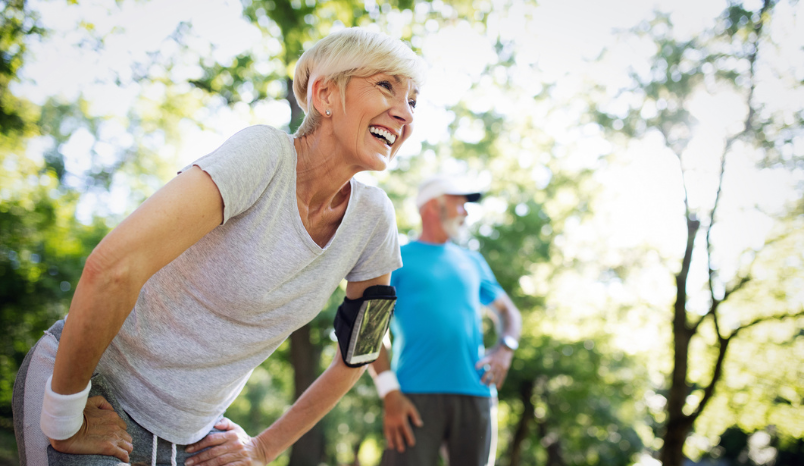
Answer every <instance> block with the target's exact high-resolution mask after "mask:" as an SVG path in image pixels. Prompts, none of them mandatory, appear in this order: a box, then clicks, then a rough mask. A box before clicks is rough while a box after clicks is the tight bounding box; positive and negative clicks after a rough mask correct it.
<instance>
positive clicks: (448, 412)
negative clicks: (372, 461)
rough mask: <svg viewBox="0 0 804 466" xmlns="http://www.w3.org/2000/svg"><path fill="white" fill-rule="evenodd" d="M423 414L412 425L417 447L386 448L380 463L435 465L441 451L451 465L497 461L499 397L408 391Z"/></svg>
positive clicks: (474, 465)
mask: <svg viewBox="0 0 804 466" xmlns="http://www.w3.org/2000/svg"><path fill="white" fill-rule="evenodd" d="M405 396H407V397H408V398H409V399H410V401H411V402H412V403H413V405H414V406H416V409H417V410H418V411H419V415H421V418H422V422H423V423H424V425H423V426H422V427H416V426H413V435H414V436H415V438H416V445H415V446H414V447H412V448H411V447H407V448H405V451H404V453H399V452H397V451H396V450H389V449H386V450H385V451H384V452H383V455H382V462H381V463H380V465H381V466H435V465H436V464H438V457H439V452H441V453H443V454H444V456H445V459H446V460H447V464H449V465H452V466H464V465H466V466H487V465H493V464H494V456H495V455H494V453H495V450H496V448H497V446H496V444H497V442H496V438H497V422H496V417H497V412H496V411H497V410H496V399H494V398H487V397H480V396H468V395H452V394H407V393H406V394H405Z"/></svg>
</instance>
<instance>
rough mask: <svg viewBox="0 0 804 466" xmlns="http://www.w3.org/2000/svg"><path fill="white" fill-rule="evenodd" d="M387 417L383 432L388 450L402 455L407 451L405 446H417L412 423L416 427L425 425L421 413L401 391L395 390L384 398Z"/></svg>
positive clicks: (384, 419)
mask: <svg viewBox="0 0 804 466" xmlns="http://www.w3.org/2000/svg"><path fill="white" fill-rule="evenodd" d="M384 403H385V417H384V418H383V431H384V433H385V441H386V443H387V444H388V448H389V449H391V450H393V449H396V451H398V452H400V453H402V452H404V451H405V444H407V446H409V447H412V446H414V445H416V438H415V437H414V436H413V429H412V428H411V426H410V421H411V420H412V421H413V424H415V425H416V427H421V426H422V425H423V423H422V418H421V416H420V415H419V411H418V410H417V409H416V406H414V405H413V403H411V401H410V400H409V399H408V397H406V396H405V395H403V394H402V392H400V391H399V390H394V391H392V392H390V393H388V394H387V395H385V398H384Z"/></svg>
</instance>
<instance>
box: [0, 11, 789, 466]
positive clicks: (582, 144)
mask: <svg viewBox="0 0 804 466" xmlns="http://www.w3.org/2000/svg"><path fill="white" fill-rule="evenodd" d="M0 6H2V15H0V335H2V338H0V464H7V465H14V464H17V459H16V456H17V453H16V446H15V442H14V435H13V424H12V419H11V394H12V388H13V383H14V377H15V374H16V371H17V368H18V366H19V364H20V363H21V361H22V359H23V357H24V356H25V354H26V352H27V351H28V349H29V348H30V347H31V346H32V345H33V344H34V343H35V342H36V340H37V339H38V338H39V337H40V336H41V335H42V332H43V330H44V329H46V328H48V327H49V326H50V325H51V324H52V323H53V322H54V321H55V320H56V319H58V318H60V317H62V316H63V315H64V314H65V313H66V312H67V310H68V307H69V303H70V298H71V296H72V293H73V290H74V288H75V285H76V283H77V281H78V279H79V277H80V274H81V270H82V265H83V261H84V260H85V258H86V256H87V255H88V254H89V252H90V251H91V250H92V248H93V247H94V246H95V244H97V242H98V241H99V240H100V239H101V238H102V237H103V236H104V235H105V234H106V233H107V232H108V231H109V230H110V229H111V228H114V226H115V225H116V224H117V223H118V222H120V220H121V219H122V218H124V217H125V216H126V215H127V214H128V213H130V212H131V211H132V210H133V209H134V208H136V206H137V205H139V204H140V203H141V202H142V201H143V200H144V199H145V198H147V197H148V196H149V195H150V194H152V193H153V192H154V191H155V190H157V189H158V188H159V187H160V186H162V185H163V184H164V183H165V182H166V181H167V180H169V179H170V178H171V177H172V176H174V174H175V173H176V171H177V169H179V168H180V167H182V166H184V165H185V164H187V163H190V162H191V161H193V160H194V159H196V158H198V157H200V156H202V155H205V154H207V153H209V152H211V151H212V150H213V149H215V148H216V147H217V146H218V145H220V144H221V143H222V142H223V141H224V140H225V139H226V138H228V137H229V136H231V135H232V134H234V133H235V132H237V131H238V130H240V129H242V128H244V127H246V126H248V125H252V124H268V125H273V126H275V127H279V128H282V129H285V130H287V131H293V130H295V128H296V127H297V125H298V124H299V123H300V121H301V117H302V112H301V110H300V109H299V108H298V106H296V103H295V101H294V98H293V96H292V93H288V89H290V88H291V83H292V79H293V70H294V67H295V63H296V60H297V59H298V57H299V56H300V55H301V53H302V52H303V51H304V50H305V49H306V48H307V47H309V46H310V45H312V44H313V43H315V41H317V40H318V39H320V38H322V37H324V36H325V35H326V34H328V33H329V32H331V31H335V30H338V29H341V28H344V27H351V26H360V27H365V28H368V29H371V30H374V31H381V32H384V33H386V34H388V35H391V36H393V37H397V38H400V39H402V40H404V41H406V42H408V43H409V44H410V46H411V47H412V48H413V49H414V50H415V51H416V52H417V53H419V54H421V56H422V57H423V58H424V59H425V60H426V62H427V63H428V65H429V67H430V73H429V79H428V82H427V84H426V85H425V87H424V88H423V94H422V96H421V98H420V99H419V105H418V107H417V110H416V112H417V114H416V116H417V122H416V130H415V131H414V134H413V136H412V137H411V139H410V140H409V141H408V142H407V143H406V145H405V146H404V147H403V148H402V152H401V153H400V155H399V156H398V157H397V158H396V159H395V161H394V162H393V164H392V166H391V169H389V170H388V171H386V172H382V173H364V174H360V175H358V176H359V177H360V179H361V180H362V181H364V182H366V183H370V184H373V185H378V186H380V187H382V188H383V189H384V190H385V191H386V192H387V193H388V194H389V196H390V197H391V199H392V200H393V201H394V203H395V205H396V212H397V220H398V226H399V234H400V240H401V242H402V243H405V242H407V241H409V240H410V239H412V238H415V237H416V235H417V231H418V228H419V218H418V213H417V211H416V208H415V205H414V203H413V196H414V195H415V192H416V187H417V185H418V183H419V182H420V181H421V180H422V179H423V178H425V177H426V176H428V175H430V174H432V173H435V172H448V173H456V174H462V175H466V176H469V177H470V178H471V179H473V180H475V182H476V183H477V186H478V187H479V188H481V189H483V190H485V191H486V192H487V196H486V197H485V198H484V200H483V201H482V202H481V203H480V204H479V205H476V206H470V207H472V209H471V211H470V212H469V213H470V216H469V224H470V230H471V235H467V237H466V238H464V240H463V243H464V245H465V246H466V247H468V248H471V249H474V250H479V251H480V252H482V253H483V255H484V256H485V257H486V258H487V260H488V262H489V264H490V265H491V268H492V269H493V271H494V273H495V274H496V276H497V278H498V280H499V281H500V283H501V285H502V286H503V288H504V289H505V290H507V291H508V293H509V294H510V295H511V297H512V299H513V300H514V302H515V303H516V305H517V306H518V307H519V309H520V310H521V311H522V313H523V318H524V332H523V338H522V342H521V346H520V349H519V351H517V353H516V357H515V360H514V362H513V366H512V369H511V372H510V373H509V376H508V380H507V382H506V384H505V386H504V387H503V389H502V390H501V391H500V394H499V396H500V415H499V420H500V441H499V445H498V450H497V453H498V455H497V456H498V462H497V464H499V465H505V466H509V465H510V466H517V465H521V466H524V465H549V466H558V465H562V466H563V465H567V466H569V465H573V466H575V465H577V466H580V465H637V464H638V465H643V466H658V465H659V464H661V463H663V464H664V465H665V466H680V465H682V464H685V465H692V464H705V465H719V466H728V465H802V464H804V407H802V404H804V229H803V227H804V196H803V194H804V3H803V2H799V1H798V0H778V1H775V0H774V1H771V0H766V1H762V0H754V1H745V2H740V1H737V0H734V1H720V0H704V1H702V0H675V1H670V0H660V1H644V0H594V1H593V0H586V1H583V0H563V1H561V0H543V1H538V2H537V1H530V0H456V1H449V2H444V1H441V0H434V1H425V0H391V1H388V2H378V1H375V0H363V1H353V0H324V1H319V0H292V1H287V0H242V1H238V0H117V1H112V0H87V1H83V0H37V1H23V0H4V1H0ZM342 297H343V291H342V290H341V289H339V290H337V291H336V293H335V294H334V295H333V297H332V298H331V300H330V303H329V306H328V307H327V308H326V309H324V310H323V311H322V312H321V314H320V315H319V316H318V317H317V318H316V319H315V320H314V321H313V322H311V323H310V324H309V325H307V326H305V327H303V328H302V329H300V330H299V331H297V332H296V333H294V334H293V335H292V337H291V338H290V339H289V340H288V341H287V342H285V344H283V345H282V346H281V347H280V349H279V350H278V351H277V352H276V353H275V354H274V355H273V356H272V357H271V358H270V359H269V360H268V361H266V362H265V363H264V364H263V365H262V366H260V367H259V368H257V370H255V371H254V374H253V376H252V377H251V379H250V381H249V383H248V385H247V386H246V388H245V390H244V391H243V392H242V394H241V395H240V397H239V398H238V399H237V400H236V402H235V403H234V405H232V407H231V409H230V410H229V411H228V412H227V415H228V416H229V417H230V418H231V419H233V420H234V421H236V422H238V423H239V424H241V425H242V426H243V427H244V428H245V429H246V430H247V432H249V433H250V434H253V435H256V434H257V433H258V432H259V431H260V430H261V429H262V428H264V427H266V426H268V425H269V424H270V423H271V422H272V421H273V420H275V419H276V418H277V417H278V416H280V415H281V414H282V412H283V410H285V409H286V408H287V406H288V405H289V404H290V403H292V401H293V400H294V399H295V397H296V396H298V395H299V394H300V393H301V392H302V391H303V390H304V389H305V388H306V387H307V386H308V385H309V384H310V383H311V381H312V380H313V379H314V378H315V377H316V376H317V375H318V374H319V373H320V372H321V371H322V370H323V368H324V367H326V366H327V365H328V363H329V362H330V361H331V359H332V357H333V356H334V353H335V344H334V343H333V336H332V319H333V316H334V310H335V308H336V306H337V305H338V304H339V303H340V301H341V300H342ZM484 322H485V325H487V326H488V329H489V331H490V335H489V337H488V339H487V343H488V344H489V345H491V344H493V343H494V341H495V337H494V335H493V330H494V326H493V323H492V322H491V320H489V319H486V320H485V321H484ZM381 408H382V404H381V402H380V400H379V399H378V398H377V395H376V392H375V390H374V387H373V383H372V381H371V380H370V377H369V376H368V375H366V376H364V377H363V378H362V379H361V380H360V381H359V382H358V384H357V385H356V386H355V388H354V389H353V390H352V391H351V392H350V393H349V394H347V395H346V397H344V399H343V400H342V401H341V402H340V403H339V404H338V405H337V407H336V408H335V409H334V410H333V411H332V412H331V413H330V414H329V415H328V416H327V417H326V418H324V420H323V421H322V422H321V423H320V424H319V425H318V426H316V428H315V429H314V430H313V431H311V432H310V433H309V434H308V435H307V436H305V437H304V438H303V439H302V440H301V441H300V442H299V443H298V444H297V445H296V446H294V447H293V449H292V450H290V451H288V452H286V453H285V454H283V456H281V457H280V458H279V459H278V460H277V461H276V463H275V464H279V465H293V466H307V465H311V466H312V465H319V464H325V465H375V464H377V463H378V460H379V457H380V454H381V452H382V449H383V447H384V441H383V438H382V409H381ZM453 466H459V465H453Z"/></svg>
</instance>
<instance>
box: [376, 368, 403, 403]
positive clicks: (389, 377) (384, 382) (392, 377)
mask: <svg viewBox="0 0 804 466" xmlns="http://www.w3.org/2000/svg"><path fill="white" fill-rule="evenodd" d="M374 385H376V386H377V394H378V395H380V399H383V398H385V395H387V394H389V393H390V392H392V391H394V390H399V380H397V379H396V374H394V373H393V371H385V372H383V373H382V374H379V375H377V377H374Z"/></svg>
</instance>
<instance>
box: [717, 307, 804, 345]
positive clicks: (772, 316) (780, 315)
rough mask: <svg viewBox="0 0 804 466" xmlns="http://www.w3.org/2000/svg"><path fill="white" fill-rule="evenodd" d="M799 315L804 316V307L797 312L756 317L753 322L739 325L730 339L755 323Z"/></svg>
mask: <svg viewBox="0 0 804 466" xmlns="http://www.w3.org/2000/svg"><path fill="white" fill-rule="evenodd" d="M797 317H804V309H802V310H800V311H798V312H797V313H795V314H776V315H770V316H762V317H757V318H756V319H754V320H752V321H751V322H748V323H747V324H744V325H741V326H739V327H737V328H736V329H734V331H732V332H731V336H729V339H732V338H734V337H735V336H737V334H738V333H739V332H741V331H743V330H745V329H747V328H751V327H753V326H754V325H757V324H761V323H762V322H767V321H769V320H784V319H795V318H797Z"/></svg>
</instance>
